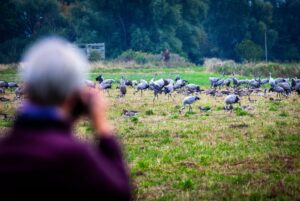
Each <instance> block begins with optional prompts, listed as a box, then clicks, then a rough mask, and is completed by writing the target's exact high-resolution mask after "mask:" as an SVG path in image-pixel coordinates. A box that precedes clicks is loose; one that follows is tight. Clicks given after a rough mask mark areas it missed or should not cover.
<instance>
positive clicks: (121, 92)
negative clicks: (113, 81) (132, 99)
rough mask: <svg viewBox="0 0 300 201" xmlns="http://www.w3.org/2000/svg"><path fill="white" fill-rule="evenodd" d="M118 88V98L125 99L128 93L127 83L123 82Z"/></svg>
mask: <svg viewBox="0 0 300 201" xmlns="http://www.w3.org/2000/svg"><path fill="white" fill-rule="evenodd" d="M117 88H119V89H120V94H119V95H118V98H122V97H124V96H125V95H126V92H127V88H126V83H125V82H124V81H121V82H120V84H119V86H118V87H117Z"/></svg>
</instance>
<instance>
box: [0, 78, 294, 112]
mask: <svg viewBox="0 0 300 201" xmlns="http://www.w3.org/2000/svg"><path fill="white" fill-rule="evenodd" d="M96 81H97V82H98V83H99V84H98V85H97V83H95V82H94V81H91V80H86V81H85V84H86V85H87V86H88V87H93V88H96V87H99V88H100V89H102V90H105V91H107V93H108V94H109V89H111V88H112V86H113V83H114V82H116V81H115V80H113V79H104V77H103V76H102V75H99V76H98V77H96ZM209 82H210V88H209V89H206V90H204V89H202V88H200V86H199V85H196V84H192V83H189V82H188V81H187V80H184V79H182V78H181V77H180V76H176V78H175V79H174V80H173V79H171V78H166V79H164V78H161V79H157V80H155V79H154V78H152V79H151V80H150V81H149V82H148V81H146V80H144V79H141V80H139V81H136V80H128V79H125V78H124V77H123V76H122V77H121V79H120V81H118V82H117V83H118V85H117V89H119V90H120V94H119V95H118V98H122V97H124V96H125V95H126V93H127V87H132V88H134V94H136V93H139V92H140V94H141V96H142V95H143V91H145V90H152V91H153V94H154V97H153V102H154V101H155V100H156V99H158V96H159V94H165V95H167V96H168V99H169V98H172V99H173V100H174V96H173V94H174V92H177V93H180V94H184V95H186V97H185V98H184V99H183V101H182V107H181V108H180V110H179V112H180V113H181V112H182V111H183V109H185V107H186V106H188V107H189V111H192V106H191V105H192V104H193V103H194V102H196V101H197V100H200V97H199V94H201V93H204V94H207V95H210V96H219V97H220V96H226V97H225V99H224V104H225V106H224V109H225V110H229V111H232V110H233V104H235V103H239V104H240V96H248V99H249V101H250V102H251V101H253V100H251V97H250V95H251V94H253V93H255V94H257V95H259V96H263V97H266V96H267V91H268V92H275V93H277V96H278V98H279V99H278V100H281V98H282V97H283V96H284V97H288V96H289V95H290V94H291V93H292V92H293V91H295V92H297V93H298V94H299V95H300V79H298V78H292V79H289V78H275V79H274V78H272V75H271V73H270V76H269V78H268V79H260V78H258V79H257V78H254V79H251V80H239V79H237V78H235V77H232V78H227V79H223V78H219V77H210V78H209ZM267 84H269V90H267V88H266V87H263V88H261V87H262V86H264V85H267ZM9 88H10V89H11V90H13V89H14V90H15V94H16V98H20V97H22V96H24V95H25V89H24V87H23V86H18V84H17V83H15V82H6V81H0V94H3V93H5V89H9ZM0 101H8V99H6V98H4V97H0Z"/></svg>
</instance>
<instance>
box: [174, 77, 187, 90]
mask: <svg viewBox="0 0 300 201" xmlns="http://www.w3.org/2000/svg"><path fill="white" fill-rule="evenodd" d="M186 84H187V81H186V80H181V79H179V80H177V81H176V82H175V84H174V89H180V88H182V87H184V86H185V85H186Z"/></svg>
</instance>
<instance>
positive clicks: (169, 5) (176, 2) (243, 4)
mask: <svg viewBox="0 0 300 201" xmlns="http://www.w3.org/2000/svg"><path fill="white" fill-rule="evenodd" d="M299 11H300V1H299V0H188V1H187V0H8V1H6V2H3V3H1V5H0V13H1V18H0V34H1V38H0V62H1V63H9V62H16V61H18V60H19V59H20V57H21V54H22V52H23V51H24V49H25V48H26V47H27V46H28V44H30V43H31V42H32V41H34V40H36V39H37V38H40V37H42V36H45V35H53V34H54V35H59V36H62V37H65V38H67V39H68V40H69V41H72V42H74V43H94V42H105V44H106V54H107V55H106V56H107V58H115V57H117V56H118V55H120V54H121V53H122V52H124V51H126V50H129V49H131V50H134V51H143V52H149V53H160V52H161V51H162V50H164V49H165V48H169V49H170V50H171V52H173V53H177V54H179V55H181V56H184V57H186V58H188V59H189V60H190V61H192V62H194V63H201V62H202V61H203V58H205V57H218V58H223V59H233V60H235V61H244V60H247V61H259V60H265V59H268V60H276V61H284V62H286V61H299V60H300V26H299V22H300V12H299ZM266 52H267V55H266ZM266 56H267V58H266Z"/></svg>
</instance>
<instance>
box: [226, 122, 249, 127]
mask: <svg viewBox="0 0 300 201" xmlns="http://www.w3.org/2000/svg"><path fill="white" fill-rule="evenodd" d="M248 127H249V125H248V124H245V123H242V124H231V125H229V128H248Z"/></svg>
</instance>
